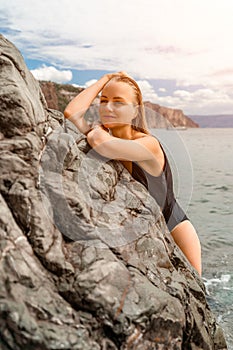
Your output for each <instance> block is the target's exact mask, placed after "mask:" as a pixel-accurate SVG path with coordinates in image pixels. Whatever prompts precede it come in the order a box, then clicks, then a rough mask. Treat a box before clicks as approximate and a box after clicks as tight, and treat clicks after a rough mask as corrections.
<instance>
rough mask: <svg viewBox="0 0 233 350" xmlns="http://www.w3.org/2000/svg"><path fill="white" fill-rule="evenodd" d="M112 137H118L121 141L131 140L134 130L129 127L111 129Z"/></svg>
mask: <svg viewBox="0 0 233 350" xmlns="http://www.w3.org/2000/svg"><path fill="white" fill-rule="evenodd" d="M111 133H112V136H115V137H119V138H121V139H126V140H132V139H133V136H134V133H135V131H134V129H133V128H132V127H131V126H130V125H125V126H121V127H119V128H117V127H116V128H113V129H111Z"/></svg>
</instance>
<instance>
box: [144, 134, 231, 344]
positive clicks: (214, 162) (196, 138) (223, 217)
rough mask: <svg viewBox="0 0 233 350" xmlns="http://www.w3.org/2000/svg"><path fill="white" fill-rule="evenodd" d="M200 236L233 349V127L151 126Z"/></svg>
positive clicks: (213, 298)
mask: <svg viewBox="0 0 233 350" xmlns="http://www.w3.org/2000/svg"><path fill="white" fill-rule="evenodd" d="M151 133H152V134H153V135H154V136H156V137H157V138H158V139H159V141H160V142H161V144H162V146H163V148H164V149H165V151H166V153H167V155H168V158H169V160H170V163H171V167H172V171H173V176H174V187H175V192H176V195H177V198H178V201H179V202H180V204H181V206H182V207H183V208H184V209H185V211H186V212H187V215H188V217H189V219H190V220H191V222H192V223H193V225H194V227H195V228H196V230H197V233H198V235H199V238H200V241H201V245H202V263H203V276H202V277H203V281H204V283H205V286H206V297H207V301H208V303H209V306H210V308H211V309H212V311H213V313H214V314H215V316H216V319H217V322H218V323H219V325H220V326H221V327H222V329H223V331H224V334H225V338H226V341H227V345H228V349H229V350H233V128H188V129H175V128H172V129H151Z"/></svg>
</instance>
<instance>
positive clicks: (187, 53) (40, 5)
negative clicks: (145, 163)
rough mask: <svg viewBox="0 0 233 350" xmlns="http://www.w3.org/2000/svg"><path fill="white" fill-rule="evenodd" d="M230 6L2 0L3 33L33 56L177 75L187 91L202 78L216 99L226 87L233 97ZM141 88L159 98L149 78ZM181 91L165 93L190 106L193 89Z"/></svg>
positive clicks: (75, 65) (163, 0)
mask: <svg viewBox="0 0 233 350" xmlns="http://www.w3.org/2000/svg"><path fill="white" fill-rule="evenodd" d="M232 13H233V2H232V1H228V0H223V1H212V0H205V1H203V0H189V1H186V0H176V1H171V0H144V1H143V2H142V1H140V0H127V1H123V0H122V1H120V2H118V4H117V6H116V3H115V0H101V1H99V2H97V1H96V0H86V1H76V0H70V1H67V0H60V1H59V6H58V5H57V1H56V0H50V1H47V2H45V1H36V2H33V5H32V2H31V1H30V0H8V1H5V2H4V3H3V4H1V19H2V20H3V23H4V33H5V34H6V36H7V38H9V39H10V40H11V41H12V42H13V43H15V45H16V46H17V47H18V48H19V49H20V50H21V52H23V54H24V56H26V57H27V58H28V59H37V60H41V61H42V62H43V61H44V62H51V64H52V65H53V66H56V67H58V68H59V70H60V71H64V70H65V71H67V70H71V69H81V70H85V69H88V70H105V71H119V70H124V71H127V72H128V73H129V74H130V75H132V76H134V77H136V78H137V79H138V80H141V81H144V80H147V81H148V80H150V79H164V80H175V81H176V82H177V87H178V88H180V89H179V90H184V91H185V90H186V89H184V88H185V87H186V88H187V91H188V88H189V86H191V85H202V86H203V88H207V89H210V90H213V91H214V94H213V96H215V97H216V98H217V100H216V104H218V103H219V99H218V94H217V90H222V91H223V93H224V96H225V97H224V98H222V100H223V101H229V98H231V97H232V96H231V91H232V87H233V86H232V85H233V83H232V74H226V73H227V72H228V70H229V72H230V73H231V70H232V61H233V45H232V34H231V33H232ZM119 14H120V15H119ZM88 23H89V24H88ZM48 74H49V73H48ZM64 74H65V75H66V73H64ZM51 79H52V78H51ZM59 79H60V78H59ZM61 79H63V78H61ZM64 79H69V78H68V77H67V78H65V77H64ZM63 81H64V80H63ZM66 81H67V80H66ZM68 81H69V80H68ZM142 85H143V83H142ZM143 89H144V94H145V96H148V98H149V96H151V98H156V92H155V91H152V90H150V87H149V86H146V83H144V86H143ZM177 90H178V89H177ZM158 91H160V92H165V91H161V90H158ZM181 94H182V93H181V92H176V94H174V95H171V96H167V101H169V102H168V103H172V102H176V101H178V102H180V103H181V102H182V103H181V104H182V105H183V106H185V108H187V110H190V109H191V108H192V105H190V103H191V101H193V98H194V96H195V95H193V94H192V93H191V95H188V94H186V95H185V96H184V95H183V96H181ZM227 96H228V97H227ZM208 100H211V98H210V97H208ZM185 101H186V102H185ZM211 101H212V100H211ZM185 103H186V104H185ZM214 105H215V104H214ZM229 106H231V104H230V105H229V102H227V103H226V109H229ZM209 107H210V106H209ZM224 108H225V107H224Z"/></svg>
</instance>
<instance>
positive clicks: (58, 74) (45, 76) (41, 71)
mask: <svg viewBox="0 0 233 350" xmlns="http://www.w3.org/2000/svg"><path fill="white" fill-rule="evenodd" d="M31 73H32V74H33V75H34V77H35V78H36V79H38V80H49V81H54V82H56V83H67V82H68V81H71V80H72V72H71V71H70V70H58V69H56V68H55V67H52V66H46V65H43V66H42V67H40V68H38V69H33V70H31Z"/></svg>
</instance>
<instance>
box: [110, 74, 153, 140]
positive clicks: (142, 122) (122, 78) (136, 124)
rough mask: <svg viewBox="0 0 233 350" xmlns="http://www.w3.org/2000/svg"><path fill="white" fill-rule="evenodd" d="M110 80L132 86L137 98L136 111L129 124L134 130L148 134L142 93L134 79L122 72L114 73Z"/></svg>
mask: <svg viewBox="0 0 233 350" xmlns="http://www.w3.org/2000/svg"><path fill="white" fill-rule="evenodd" d="M110 81H116V82H123V83H126V84H128V85H130V86H131V87H132V88H133V90H134V94H135V97H136V100H137V108H138V112H137V116H136V117H135V118H134V119H133V120H132V125H131V126H132V128H133V129H134V130H136V131H140V132H143V133H145V134H150V132H149V130H148V126H147V122H146V115H145V107H144V104H143V99H142V93H141V90H140V88H139V86H138V84H137V83H136V81H135V80H134V79H133V78H131V77H129V76H128V75H124V74H119V75H117V74H116V75H114V76H113V77H112V78H111V79H110Z"/></svg>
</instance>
